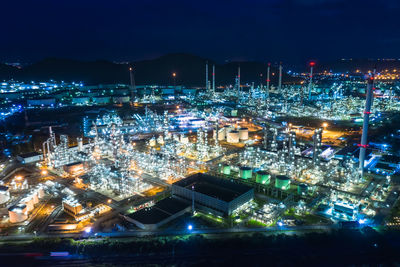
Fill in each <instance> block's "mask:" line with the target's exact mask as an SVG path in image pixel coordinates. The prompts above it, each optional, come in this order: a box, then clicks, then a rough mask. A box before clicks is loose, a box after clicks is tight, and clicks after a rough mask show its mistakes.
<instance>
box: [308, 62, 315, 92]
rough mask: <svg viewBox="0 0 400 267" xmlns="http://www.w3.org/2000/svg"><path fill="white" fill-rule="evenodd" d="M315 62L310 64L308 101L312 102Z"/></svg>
mask: <svg viewBox="0 0 400 267" xmlns="http://www.w3.org/2000/svg"><path fill="white" fill-rule="evenodd" d="M314 66H315V62H310V82H309V84H308V100H311V89H312V78H313V69H314Z"/></svg>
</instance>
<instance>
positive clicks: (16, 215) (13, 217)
mask: <svg viewBox="0 0 400 267" xmlns="http://www.w3.org/2000/svg"><path fill="white" fill-rule="evenodd" d="M8 217H9V219H10V222H11V223H18V222H23V221H25V220H26V219H28V210H27V207H26V205H24V204H18V205H15V206H11V207H10V208H9V209H8Z"/></svg>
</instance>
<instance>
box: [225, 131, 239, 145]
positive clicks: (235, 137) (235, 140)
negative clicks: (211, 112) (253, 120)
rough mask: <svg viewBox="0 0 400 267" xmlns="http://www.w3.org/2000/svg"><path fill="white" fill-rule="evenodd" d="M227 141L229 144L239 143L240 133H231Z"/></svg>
mask: <svg viewBox="0 0 400 267" xmlns="http://www.w3.org/2000/svg"><path fill="white" fill-rule="evenodd" d="M226 141H227V142H228V143H239V131H236V130H233V131H230V132H229V133H228V135H227V138H226Z"/></svg>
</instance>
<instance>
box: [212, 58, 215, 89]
mask: <svg viewBox="0 0 400 267" xmlns="http://www.w3.org/2000/svg"><path fill="white" fill-rule="evenodd" d="M212 78H213V80H212V90H213V94H214V93H215V65H214V64H213V69H212Z"/></svg>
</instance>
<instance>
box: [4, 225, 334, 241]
mask: <svg viewBox="0 0 400 267" xmlns="http://www.w3.org/2000/svg"><path fill="white" fill-rule="evenodd" d="M333 229H339V226H338V225H304V226H282V227H279V226H275V227H263V228H261V227H260V228H246V227H233V228H223V229H215V228H212V229H193V230H191V231H189V230H187V229H182V230H168V229H167V230H155V231H146V230H131V231H124V232H107V233H103V232H98V233H91V234H86V233H63V234H37V235H34V234H29V233H25V234H18V235H9V236H1V237H0V242H4V241H18V240H29V239H32V238H34V237H43V238H52V237H60V238H82V237H94V238H96V237H97V238H98V239H99V238H103V237H108V238H127V237H146V236H171V235H172V236H180V235H188V234H238V233H271V234H272V233H277V232H310V231H330V230H333Z"/></svg>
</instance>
